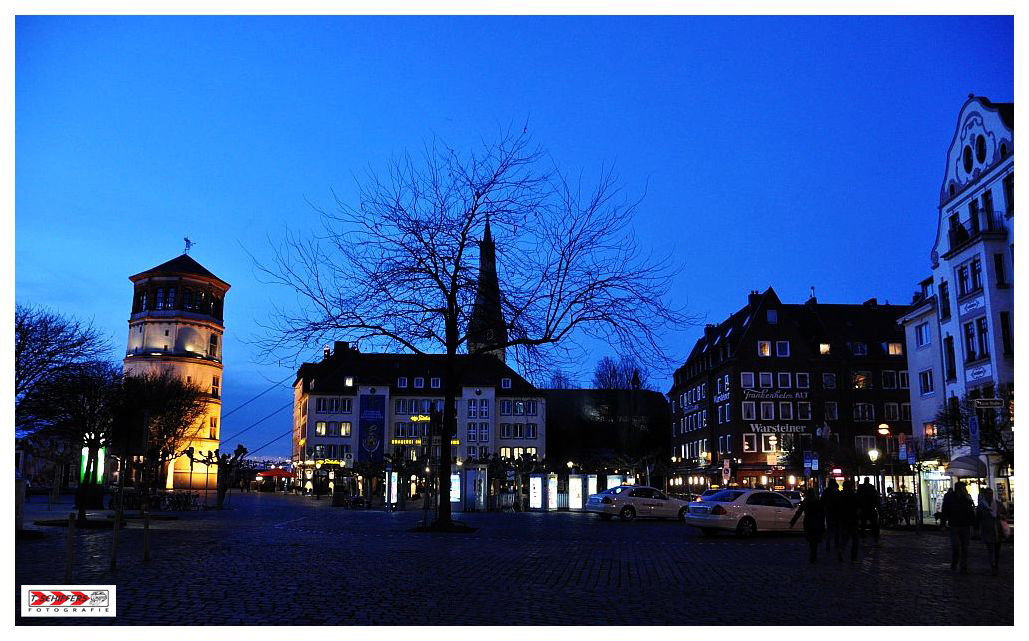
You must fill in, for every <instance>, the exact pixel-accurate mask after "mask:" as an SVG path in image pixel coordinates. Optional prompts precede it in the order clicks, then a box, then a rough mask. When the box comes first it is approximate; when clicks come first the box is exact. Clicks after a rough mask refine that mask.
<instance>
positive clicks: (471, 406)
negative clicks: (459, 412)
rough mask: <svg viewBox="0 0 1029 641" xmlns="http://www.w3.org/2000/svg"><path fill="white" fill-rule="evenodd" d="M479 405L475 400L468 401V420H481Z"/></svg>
mask: <svg viewBox="0 0 1029 641" xmlns="http://www.w3.org/2000/svg"><path fill="white" fill-rule="evenodd" d="M478 410H479V403H478V402H476V400H475V399H474V398H470V399H468V418H479V411H478Z"/></svg>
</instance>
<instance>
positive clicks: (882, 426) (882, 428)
mask: <svg viewBox="0 0 1029 641" xmlns="http://www.w3.org/2000/svg"><path fill="white" fill-rule="evenodd" d="M878 432H879V436H882V437H883V439H884V440H886V441H888V440H889V439H890V438H891V436H890V426H889V425H887V424H886V423H879V429H878ZM888 445H889V443H887V447H886V448H885V452H886V454H887V455H889V454H890V450H891V449H893V448H892V447H889V446H888ZM890 478H891V479H892V482H893V489H894V490H896V489H897V479H895V478H893V459H892V457H891V458H890ZM883 484H884V485H885V481H884V483H883Z"/></svg>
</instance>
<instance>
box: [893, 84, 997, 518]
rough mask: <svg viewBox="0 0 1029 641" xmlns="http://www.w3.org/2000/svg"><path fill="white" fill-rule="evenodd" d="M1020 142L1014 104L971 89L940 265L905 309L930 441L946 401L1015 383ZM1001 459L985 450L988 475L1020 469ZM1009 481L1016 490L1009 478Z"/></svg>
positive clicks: (916, 408)
mask: <svg viewBox="0 0 1029 641" xmlns="http://www.w3.org/2000/svg"><path fill="white" fill-rule="evenodd" d="M1014 149H1015V146H1014V105H1013V104H1012V103H993V102H990V101H989V100H988V99H986V98H984V97H981V96H974V95H970V96H969V97H968V100H967V101H966V102H965V104H964V105H962V107H961V110H960V113H959V114H958V122H957V129H956V131H955V132H954V137H953V139H952V140H951V142H950V146H949V147H948V149H947V164H946V168H945V171H944V177H943V184H942V186H941V188H940V194H939V209H938V222H937V230H936V237H935V240H934V242H933V246H932V250H931V252H930V264H931V267H932V275H931V276H930V277H929V278H926V279H925V280H923V281H922V283H921V284H920V285H921V286H920V288H919V291H918V292H917V293H916V294H915V300H914V301H913V303H912V306H911V308H910V309H909V311H908V313H907V314H906V315H905V316H904V318H903V319H902V323H903V325H904V327H905V332H906V341H907V347H908V352H909V355H911V356H914V357H916V358H917V364H916V363H913V364H912V370H911V371H912V377H914V376H916V375H917V376H918V378H919V381H920V382H919V384H918V385H915V384H914V381H913V383H912V386H911V405H912V419H913V423H914V425H915V426H916V428H917V429H916V433H917V434H918V436H919V437H920V438H923V439H924V438H926V437H928V439H929V440H928V441H927V442H925V444H924V448H925V449H926V450H927V451H930V450H936V449H938V443H934V441H935V439H936V438H937V436H938V429H937V427H938V426H937V425H936V424H935V421H936V417H937V416H938V415H939V413H940V411H941V409H943V407H944V406H945V404H946V403H958V402H959V400H960V399H964V398H967V397H973V398H974V397H984V398H994V397H997V396H1008V397H1010V396H1011V395H1012V394H1013V393H1014V381H1015V379H1014V269H1013V266H1014V257H1015V249H1014V217H1015V201H1014V190H1015V174H1014V170H1015V157H1014ZM968 454H969V451H968V448H967V447H965V448H958V449H957V450H954V451H951V452H950V453H949V457H950V459H951V461H956V460H958V459H961V458H963V457H965V456H967V455H968ZM996 459H997V457H994V461H987V459H986V457H985V456H983V457H982V461H983V467H984V468H987V470H986V475H988V476H991V477H994V478H1000V479H1006V478H1007V477H1009V476H1010V473H1011V472H1012V470H1009V469H1002V467H1003V466H1000V465H998V464H997V462H996ZM965 463H966V464H967V461H966V462H965ZM987 463H989V464H987ZM974 467H975V466H974V465H973V469H974ZM929 481H930V482H929V483H928V484H927V486H926V491H927V493H928V494H929V495H942V490H943V489H944V488H945V486H947V485H949V478H948V476H947V475H944V474H935V475H934V474H929ZM1000 485H1001V488H1002V490H1004V491H1005V492H1006V493H1007V494H1008V498H1010V490H1011V488H1010V484H1009V483H1008V482H1007V481H1006V480H1005V481H1003V482H1001V483H1000Z"/></svg>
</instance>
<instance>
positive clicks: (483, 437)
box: [479, 423, 489, 443]
mask: <svg viewBox="0 0 1029 641" xmlns="http://www.w3.org/2000/svg"><path fill="white" fill-rule="evenodd" d="M488 440H489V423H479V442H480V443H485V442H486V441H488Z"/></svg>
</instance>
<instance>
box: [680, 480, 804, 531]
mask: <svg viewBox="0 0 1029 641" xmlns="http://www.w3.org/2000/svg"><path fill="white" fill-rule="evenodd" d="M796 509H797V507H796V506H795V505H793V503H791V502H790V500H789V499H788V498H786V497H785V496H783V495H782V494H779V493H778V492H769V491H768V490H749V489H738V490H737V489H727V490H723V491H721V492H719V493H717V494H714V495H712V496H710V497H708V498H705V499H704V500H702V501H699V502H696V503H691V504H690V508H689V514H687V515H686V524H687V525H692V526H694V527H697V528H700V530H701V531H702V532H703V533H704V534H714V533H716V532H717V531H718V530H729V531H732V532H736V534H738V535H740V536H751V535H753V534H754V533H755V532H769V531H772V532H775V531H778V532H790V531H792V532H803V531H804V530H803V528H793V529H792V530H791V529H790V520H791V519H792V518H793V515H794V513H795V511H796Z"/></svg>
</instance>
